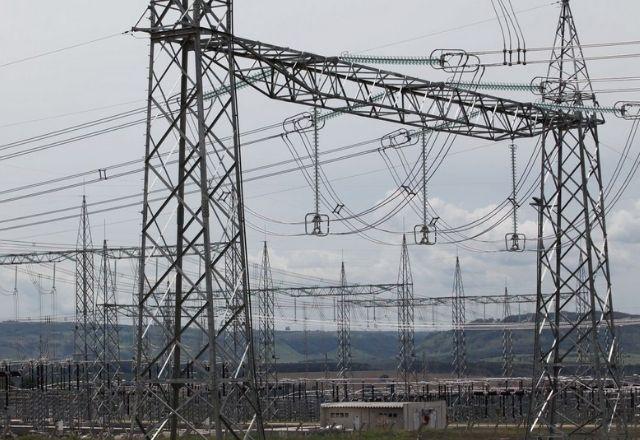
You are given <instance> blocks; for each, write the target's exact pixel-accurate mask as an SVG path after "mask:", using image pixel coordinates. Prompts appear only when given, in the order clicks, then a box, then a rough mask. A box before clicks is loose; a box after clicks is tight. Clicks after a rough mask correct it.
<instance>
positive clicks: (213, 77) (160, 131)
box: [133, 0, 264, 440]
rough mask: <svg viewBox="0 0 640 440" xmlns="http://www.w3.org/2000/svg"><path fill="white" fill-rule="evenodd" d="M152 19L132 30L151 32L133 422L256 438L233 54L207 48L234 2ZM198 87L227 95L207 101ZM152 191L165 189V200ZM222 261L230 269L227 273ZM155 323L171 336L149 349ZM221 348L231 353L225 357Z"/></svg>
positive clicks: (166, 10) (164, 6) (179, 5)
mask: <svg viewBox="0 0 640 440" xmlns="http://www.w3.org/2000/svg"><path fill="white" fill-rule="evenodd" d="M148 11H149V16H150V26H149V27H148V28H145V29H143V28H140V27H136V28H135V29H136V30H140V31H145V32H148V33H149V34H150V42H151V45H150V56H149V89H148V105H147V136H146V147H145V148H146V153H145V177H144V201H143V203H144V205H143V221H142V246H141V248H142V255H141V258H140V268H139V270H140V276H139V283H140V285H139V290H138V295H139V296H138V317H137V324H138V327H139V328H138V329H137V332H136V335H137V349H136V357H137V358H136V370H135V373H136V384H137V389H136V404H135V408H134V411H135V414H134V422H133V424H134V427H135V428H136V429H137V430H139V431H141V432H143V433H144V434H145V436H146V437H148V438H155V437H157V436H158V435H160V433H161V432H162V431H163V430H165V429H168V430H169V433H170V437H171V438H172V439H175V438H176V437H177V436H178V433H179V432H183V430H185V432H187V433H190V434H194V435H198V436H201V437H203V438H204V437H206V436H207V435H208V434H206V432H207V431H208V430H215V435H216V438H217V439H219V440H220V439H221V438H222V435H223V430H224V431H225V433H226V434H225V435H229V436H235V437H240V438H243V437H244V438H246V437H247V436H248V437H249V438H250V437H252V436H253V435H256V436H257V437H259V438H263V437H264V430H263V425H262V412H261V410H260V402H259V398H258V391H257V386H256V382H257V378H256V369H255V355H254V346H253V337H252V333H253V332H252V325H251V300H250V291H249V276H248V273H247V257H246V255H247V252H246V241H245V238H246V234H245V226H244V225H245V223H244V206H243V197H242V165H241V158H240V138H239V128H238V105H237V96H236V90H237V87H236V79H235V70H234V69H235V63H234V55H233V53H232V52H231V51H230V50H225V49H221V48H219V47H213V48H212V47H209V48H207V45H208V43H209V42H210V41H211V38H212V36H213V35H214V34H215V35H221V34H224V35H233V18H232V16H233V13H232V11H233V8H232V1H231V0H224V1H221V0H213V1H206V2H204V1H200V0H152V1H150V4H149V8H148ZM176 85H177V86H176ZM205 90H216V91H224V92H226V93H215V94H213V95H212V96H210V97H209V99H207V102H206V103H205V98H204V96H203V95H204V91H205ZM159 115H161V116H160V117H159ZM176 156H177V157H176ZM174 158H175V159H176V160H175V161H174V162H171V161H173V160H174ZM187 185H188V186H189V191H188V192H187V191H186V190H185V188H186V186H187ZM152 191H162V194H164V197H163V198H162V200H158V199H157V198H155V197H151V196H150V193H151V192H152ZM229 195H232V198H233V200H235V204H231V206H230V204H229V203H228V202H227V198H228V197H229ZM233 205H235V206H233ZM230 221H231V222H234V223H235V225H234V227H229V222H230ZM214 243H215V244H214ZM167 245H174V246H175V253H169V252H166V253H164V258H162V260H163V262H164V264H163V265H162V266H161V273H160V274H159V276H158V278H157V280H156V279H155V278H154V276H153V274H152V272H153V270H152V268H151V267H149V265H148V264H147V263H148V262H147V259H146V256H145V255H146V252H147V251H146V249H147V247H149V246H152V247H158V248H162V247H163V246H167ZM229 258H231V259H233V260H235V261H234V262H233V263H232V265H233V267H234V270H232V271H229V270H226V269H225V266H228V265H229ZM199 268H201V270H200V269H199ZM194 273H195V275H194ZM167 282H169V284H170V285H171V286H173V291H174V292H175V293H174V295H173V298H171V304H172V307H171V308H172V310H173V319H172V322H171V327H170V328H166V327H165V325H164V323H163V321H162V320H161V319H160V318H159V316H161V313H159V311H160V310H161V308H162V307H163V305H164V303H165V298H167V293H168V289H167V288H166V287H165V286H166V284H167ZM214 290H215V291H216V292H218V291H220V292H223V294H222V298H220V297H214ZM203 319H206V325H202V324H201V322H202V320H203ZM151 326H154V327H157V328H160V329H161V331H162V333H163V334H167V335H170V337H169V338H168V340H167V342H166V343H165V342H162V343H161V345H160V346H158V347H155V348H151V349H148V350H145V349H144V347H145V339H146V335H147V332H148V330H149V328H150V327H151ZM194 331H195V332H203V333H205V335H206V337H205V338H203V340H201V341H191V340H190V341H189V344H188V345H186V344H185V341H184V337H185V336H186V335H187V334H188V333H190V332H194ZM198 339H199V338H198ZM229 341H233V343H234V344H237V346H239V348H238V349H237V350H235V349H230V347H229ZM149 346H151V344H149ZM164 357H168V358H169V359H168V362H167V363H166V364H164V363H163V362H161V360H162V359H163V358H164ZM147 407H155V408H157V413H156V414H151V413H147V412H145V408H147Z"/></svg>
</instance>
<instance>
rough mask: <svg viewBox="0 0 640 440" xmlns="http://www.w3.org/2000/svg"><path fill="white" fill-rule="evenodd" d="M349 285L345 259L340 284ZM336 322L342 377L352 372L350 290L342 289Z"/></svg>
mask: <svg viewBox="0 0 640 440" xmlns="http://www.w3.org/2000/svg"><path fill="white" fill-rule="evenodd" d="M346 285H347V274H346V271H345V270H344V261H343V262H342V264H341V266H340V286H341V287H345V286H346ZM337 306H338V307H337V308H338V310H337V312H338V313H337V316H336V324H337V327H338V377H339V378H341V379H344V378H347V377H349V375H350V374H351V316H350V313H351V307H350V303H349V291H348V290H347V289H344V288H343V289H340V296H338V301H337Z"/></svg>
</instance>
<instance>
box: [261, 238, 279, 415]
mask: <svg viewBox="0 0 640 440" xmlns="http://www.w3.org/2000/svg"><path fill="white" fill-rule="evenodd" d="M258 295H259V296H258V344H259V345H258V378H259V379H260V389H261V390H262V393H263V402H264V408H263V409H264V412H265V415H266V417H267V418H269V416H270V415H271V414H273V409H272V408H271V390H272V389H273V388H274V387H275V386H276V384H277V381H278V377H277V374H276V336H275V315H274V314H275V292H274V290H273V277H272V275H271V262H270V261H269V250H268V248H267V242H266V241H265V242H264V247H263V248H262V267H261V271H260V277H259V279H258Z"/></svg>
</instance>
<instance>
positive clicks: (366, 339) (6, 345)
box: [0, 315, 640, 375]
mask: <svg viewBox="0 0 640 440" xmlns="http://www.w3.org/2000/svg"><path fill="white" fill-rule="evenodd" d="M625 316H627V315H625ZM509 320H510V321H511V320H514V321H516V320H517V321H521V322H522V321H530V320H531V316H521V317H511V318H510V319H509ZM73 333H74V331H73V324H72V323H50V324H48V325H41V324H39V323H24V322H19V323H17V322H2V323H0V359H5V360H25V359H33V358H36V357H38V355H39V352H40V347H41V346H46V345H47V344H48V347H49V353H51V355H52V356H51V357H55V358H69V357H71V355H72V353H73V346H74V339H73ZM151 333H152V335H153V334H154V333H155V334H156V337H157V335H158V334H159V333H158V332H157V331H156V332H154V331H153V330H152V332H151ZM41 334H42V335H48V338H47V337H41ZM132 335H133V333H132V328H131V326H121V328H120V340H121V347H122V349H121V357H122V359H123V360H124V361H127V360H131V359H132V353H131V341H132V337H133V336H132ZM620 335H621V343H622V348H623V353H624V358H625V364H626V368H627V371H628V372H638V371H640V326H637V325H633V326H625V327H623V328H621V330H620ZM195 337H196V335H195V334H187V336H186V338H185V340H186V341H187V343H188V341H189V339H190V338H195ZM502 339H503V333H502V331H501V330H468V331H467V332H466V346H467V359H468V360H469V362H468V364H469V373H470V374H498V373H499V372H500V370H501V356H502ZM512 339H513V351H514V354H515V359H516V360H515V364H516V365H515V374H517V375H528V374H530V364H531V361H530V357H531V352H532V348H533V334H532V332H531V330H514V331H513V332H512ZM351 340H352V355H353V363H354V367H356V368H358V369H369V370H382V369H393V368H394V367H395V365H396V355H397V335H396V333H395V332H393V331H353V332H352V334H351ZM543 340H544V342H546V343H548V342H549V341H548V335H544V334H543ZM305 346H306V347H308V353H307V354H306V356H305ZM415 346H416V365H417V367H418V368H420V369H422V367H423V365H422V363H423V360H426V363H427V370H429V371H432V372H442V373H447V372H448V371H450V368H449V366H450V363H451V352H452V334H451V331H441V332H417V333H416V337H415ZM336 351H337V342H336V334H335V333H334V332H327V331H309V332H307V335H306V343H305V335H304V333H303V332H302V331H278V332H276V352H277V358H278V364H279V365H280V368H281V369H282V370H283V371H314V370H324V369H325V368H328V369H333V368H335V358H336ZM305 359H306V360H307V362H308V363H307V364H306V365H304V362H305Z"/></svg>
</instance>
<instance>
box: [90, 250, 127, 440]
mask: <svg viewBox="0 0 640 440" xmlns="http://www.w3.org/2000/svg"><path fill="white" fill-rule="evenodd" d="M102 249H103V254H102V264H101V267H100V271H99V276H98V293H99V299H96V317H97V319H96V321H97V324H98V337H97V340H98V353H97V355H98V362H97V363H96V370H97V371H96V373H95V376H94V377H95V388H94V390H93V401H94V402H95V404H96V418H97V419H98V420H99V421H100V423H101V426H102V429H101V430H100V432H99V433H98V434H99V435H100V436H101V437H103V438H110V437H111V436H112V434H113V431H112V430H113V427H114V424H115V422H117V421H118V418H119V415H120V408H121V406H122V399H121V398H120V395H119V387H120V380H121V369H120V336H119V333H120V331H119V328H118V303H117V298H116V275H117V271H116V270H112V268H111V265H110V262H109V254H108V248H107V240H104V241H103V247H102Z"/></svg>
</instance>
